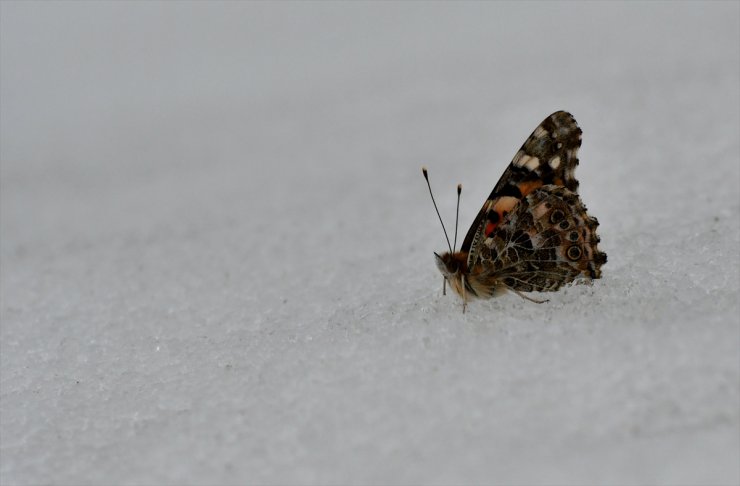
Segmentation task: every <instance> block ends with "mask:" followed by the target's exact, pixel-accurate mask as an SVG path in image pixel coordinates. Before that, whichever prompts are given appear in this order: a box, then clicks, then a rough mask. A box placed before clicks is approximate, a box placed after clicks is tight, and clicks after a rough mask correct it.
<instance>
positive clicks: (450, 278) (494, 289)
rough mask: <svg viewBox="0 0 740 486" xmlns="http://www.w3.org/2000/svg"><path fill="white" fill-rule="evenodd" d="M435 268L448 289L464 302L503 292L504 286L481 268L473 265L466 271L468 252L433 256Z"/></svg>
mask: <svg viewBox="0 0 740 486" xmlns="http://www.w3.org/2000/svg"><path fill="white" fill-rule="evenodd" d="M434 256H435V261H436V263H437V268H438V269H439V272H440V273H441V274H442V276H443V277H444V278H445V280H446V281H447V282H449V284H450V287H452V289H453V290H454V291H455V293H457V294H458V295H459V296H460V297H462V298H463V299H464V300H466V299H470V298H475V297H481V298H488V297H492V296H493V295H494V294H497V293H498V290H503V289H504V286H503V284H501V283H500V282H499V281H498V279H496V278H492V276H491V275H490V274H489V272H486V271H485V269H484V268H483V266H481V265H475V266H474V267H473V268H472V269H468V252H466V251H458V252H454V253H449V252H445V253H443V254H442V255H438V254H437V253H435V254H434Z"/></svg>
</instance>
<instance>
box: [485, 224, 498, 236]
mask: <svg viewBox="0 0 740 486" xmlns="http://www.w3.org/2000/svg"><path fill="white" fill-rule="evenodd" d="M495 229H496V224H495V223H491V222H490V221H489V222H488V224H487V225H486V229H485V231H484V232H483V234H485V235H486V238H487V237H489V236H491V233H493V230H495Z"/></svg>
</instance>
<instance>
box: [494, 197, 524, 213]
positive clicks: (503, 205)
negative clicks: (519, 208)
mask: <svg viewBox="0 0 740 486" xmlns="http://www.w3.org/2000/svg"><path fill="white" fill-rule="evenodd" d="M518 203H519V199H518V198H515V197H511V196H502V197H500V198H498V200H497V201H496V203H495V204H494V205H493V210H494V211H496V212H497V213H498V215H499V216H502V217H503V215H504V211H506V212H511V210H512V209H513V208H514V206H516V205H517V204H518Z"/></svg>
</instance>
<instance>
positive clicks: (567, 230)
mask: <svg viewBox="0 0 740 486" xmlns="http://www.w3.org/2000/svg"><path fill="white" fill-rule="evenodd" d="M598 225H599V222H598V221H597V220H596V218H592V217H590V216H589V215H588V214H587V212H586V207H585V206H584V205H583V203H582V202H581V199H580V197H579V196H578V194H576V193H575V192H573V191H571V190H569V189H567V188H565V187H562V186H555V185H546V186H542V187H540V188H538V189H535V190H534V191H532V192H531V193H530V194H529V195H528V196H526V197H525V198H523V199H522V200H521V201H520V203H519V204H518V205H517V206H516V209H515V210H514V211H513V212H512V213H510V214H508V215H507V216H506V218H505V219H504V221H502V223H501V224H500V225H499V226H498V227H497V228H496V229H495V230H494V232H493V233H492V234H491V235H490V236H489V237H487V238H486V239H485V240H484V242H483V244H482V246H481V251H480V255H479V260H478V262H477V264H478V267H477V268H478V270H479V271H480V272H481V274H480V279H481V280H483V281H488V282H491V284H493V283H494V282H500V283H503V284H504V285H505V286H506V287H509V288H510V289H513V290H517V291H520V292H531V291H538V292H544V291H554V290H558V289H559V288H560V287H561V286H562V285H564V284H567V283H570V282H572V281H574V280H575V279H586V280H590V279H596V278H599V277H601V266H602V265H603V264H604V263H606V254H605V253H603V252H601V251H599V249H598V248H597V244H598V242H599V237H598V235H596V228H597V226H598Z"/></svg>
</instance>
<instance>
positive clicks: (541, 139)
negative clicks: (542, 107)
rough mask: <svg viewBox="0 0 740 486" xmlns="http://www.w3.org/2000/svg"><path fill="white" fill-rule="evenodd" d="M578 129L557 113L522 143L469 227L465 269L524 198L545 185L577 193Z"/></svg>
mask: <svg viewBox="0 0 740 486" xmlns="http://www.w3.org/2000/svg"><path fill="white" fill-rule="evenodd" d="M581 133H582V132H581V129H580V128H579V127H578V124H577V123H576V120H575V118H573V115H571V114H570V113H567V112H565V111H558V112H555V113H553V114H552V115H550V116H548V117H547V118H545V120H544V121H543V122H542V123H540V125H539V126H538V127H537V128H535V130H534V132H532V134H531V135H530V136H529V138H528V139H527V140H526V142H524V145H522V148H521V149H519V151H518V152H517V153H516V155H515V156H514V159H513V160H512V161H511V163H510V164H509V166H508V167H507V168H506V171H504V173H503V175H502V176H501V179H499V181H498V183H497V184H496V186H495V187H494V188H493V191H492V192H491V195H490V196H488V199H487V200H486V202H485V203H484V204H483V207H482V208H481V210H480V211H479V212H478V215H477V216H476V218H475V220H474V221H473V224H472V225H471V226H470V229H469V230H468V233H467V235H466V236H465V240H463V244H462V247H461V248H460V251H462V252H467V253H468V261H467V263H468V267H469V268H472V266H473V265H474V264H475V261H476V260H477V259H478V253H479V251H480V250H481V243H482V242H483V241H484V240H485V239H486V238H488V237H490V236H491V235H492V234H493V231H494V230H495V229H496V227H497V226H498V225H499V224H500V223H501V222H502V221H503V219H504V218H505V216H506V215H507V214H508V213H510V212H512V211H513V210H514V208H515V207H516V206H517V204H518V203H519V201H521V200H522V198H523V197H525V196H527V195H528V194H530V193H531V192H532V191H534V190H535V189H537V188H539V187H542V186H544V185H555V186H562V187H565V188H566V189H568V190H569V191H571V192H573V193H576V192H577V191H578V181H577V180H576V178H575V168H576V166H577V165H578V148H579V147H580V146H581Z"/></svg>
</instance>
